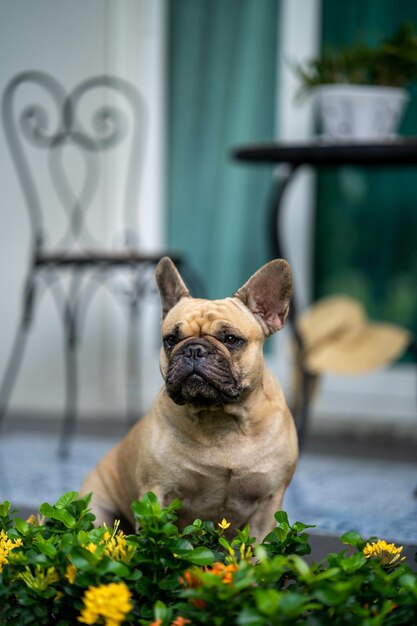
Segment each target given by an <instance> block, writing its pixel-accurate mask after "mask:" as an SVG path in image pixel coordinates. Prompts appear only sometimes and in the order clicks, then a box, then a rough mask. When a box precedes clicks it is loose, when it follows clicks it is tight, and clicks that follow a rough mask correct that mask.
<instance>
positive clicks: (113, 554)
mask: <svg viewBox="0 0 417 626" xmlns="http://www.w3.org/2000/svg"><path fill="white" fill-rule="evenodd" d="M107 536H108V537H107ZM106 537H107V538H106ZM103 539H104V541H105V548H104V551H103V554H104V555H105V556H108V557H109V558H111V559H113V561H123V562H124V563H129V561H130V559H131V558H132V556H133V553H134V551H135V548H134V546H128V545H127V543H126V539H125V535H124V533H123V531H121V530H119V532H118V533H117V534H114V533H113V535H110V533H109V532H106V533H105V534H104V537H103Z"/></svg>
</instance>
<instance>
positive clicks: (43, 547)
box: [36, 534, 58, 559]
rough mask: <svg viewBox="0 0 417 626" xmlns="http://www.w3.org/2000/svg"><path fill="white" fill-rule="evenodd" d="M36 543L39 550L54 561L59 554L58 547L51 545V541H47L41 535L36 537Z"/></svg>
mask: <svg viewBox="0 0 417 626" xmlns="http://www.w3.org/2000/svg"><path fill="white" fill-rule="evenodd" d="M36 543H37V545H38V546H39V550H40V551H41V552H42V554H45V555H46V556H48V557H49V558H51V559H53V558H54V557H55V556H56V554H57V552H58V551H57V549H56V547H55V546H54V545H53V544H52V543H51V541H47V540H46V539H44V538H43V537H42V535H41V534H38V535H37V536H36Z"/></svg>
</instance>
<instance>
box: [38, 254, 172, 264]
mask: <svg viewBox="0 0 417 626" xmlns="http://www.w3.org/2000/svg"><path fill="white" fill-rule="evenodd" d="M166 254H167V253H166V252H161V253H158V254H156V253H153V254H145V253H143V254H142V253H140V252H136V251H132V250H126V251H123V250H122V251H107V250H91V251H88V250H84V251H80V252H78V251H76V252H68V251H66V250H65V251H64V250H63V251H59V250H57V251H54V252H38V253H37V254H36V255H35V258H34V265H36V266H43V265H45V266H47V265H55V266H89V265H91V266H97V265H103V266H120V265H139V264H141V263H144V264H152V263H155V264H156V263H158V261H159V260H160V259H161V258H162V257H163V256H165V255H166ZM169 255H170V257H171V258H172V259H173V261H174V263H180V257H179V256H177V255H175V254H174V255H173V254H172V253H171V252H170V253H169Z"/></svg>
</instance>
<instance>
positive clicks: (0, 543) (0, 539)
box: [0, 530, 23, 572]
mask: <svg viewBox="0 0 417 626" xmlns="http://www.w3.org/2000/svg"><path fill="white" fill-rule="evenodd" d="M22 543H23V542H22V540H21V539H15V540H14V541H12V540H11V539H9V537H8V536H7V534H6V533H5V531H4V530H0V572H2V571H3V567H4V565H6V563H8V556H9V553H10V552H11V551H12V550H14V548H18V547H19V546H21V545H22Z"/></svg>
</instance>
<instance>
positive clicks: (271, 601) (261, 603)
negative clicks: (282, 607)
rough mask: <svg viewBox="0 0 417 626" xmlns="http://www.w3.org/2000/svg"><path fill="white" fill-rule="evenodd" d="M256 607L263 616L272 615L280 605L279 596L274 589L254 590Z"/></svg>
mask: <svg viewBox="0 0 417 626" xmlns="http://www.w3.org/2000/svg"><path fill="white" fill-rule="evenodd" d="M254 597H255V602H256V606H257V607H258V609H259V610H260V611H261V613H263V614H264V615H273V614H274V613H275V612H276V610H277V608H278V605H279V603H280V599H281V594H279V593H278V591H275V589H255V591H254Z"/></svg>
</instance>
